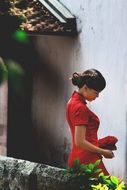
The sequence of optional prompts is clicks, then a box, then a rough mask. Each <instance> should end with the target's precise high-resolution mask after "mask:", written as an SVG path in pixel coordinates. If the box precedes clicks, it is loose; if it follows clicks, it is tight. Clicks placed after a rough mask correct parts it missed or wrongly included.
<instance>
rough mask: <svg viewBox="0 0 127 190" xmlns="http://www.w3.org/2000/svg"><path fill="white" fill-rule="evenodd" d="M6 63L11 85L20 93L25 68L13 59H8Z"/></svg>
mask: <svg viewBox="0 0 127 190" xmlns="http://www.w3.org/2000/svg"><path fill="white" fill-rule="evenodd" d="M6 65H7V70H8V81H9V84H10V87H11V88H12V89H13V91H14V92H15V93H17V94H18V93H20V91H21V88H22V84H23V76H24V70H23V68H22V67H21V66H20V65H19V64H18V63H16V62H14V61H12V60H7V61H6Z"/></svg>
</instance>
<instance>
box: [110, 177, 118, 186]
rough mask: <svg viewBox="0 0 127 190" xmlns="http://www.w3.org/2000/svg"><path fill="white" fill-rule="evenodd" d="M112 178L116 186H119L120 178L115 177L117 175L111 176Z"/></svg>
mask: <svg viewBox="0 0 127 190" xmlns="http://www.w3.org/2000/svg"><path fill="white" fill-rule="evenodd" d="M110 179H111V182H112V183H114V184H115V185H116V186H118V184H119V180H118V178H117V177H115V176H111V177H110Z"/></svg>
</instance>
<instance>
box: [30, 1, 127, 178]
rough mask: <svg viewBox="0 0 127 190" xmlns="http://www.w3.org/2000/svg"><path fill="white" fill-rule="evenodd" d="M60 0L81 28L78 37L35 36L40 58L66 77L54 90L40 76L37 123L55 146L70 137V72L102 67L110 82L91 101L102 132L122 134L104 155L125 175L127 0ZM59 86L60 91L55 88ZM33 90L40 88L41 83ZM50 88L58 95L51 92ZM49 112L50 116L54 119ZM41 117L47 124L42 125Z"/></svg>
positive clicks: (112, 167)
mask: <svg viewBox="0 0 127 190" xmlns="http://www.w3.org/2000/svg"><path fill="white" fill-rule="evenodd" d="M61 2H63V4H65V5H66V6H67V7H68V8H69V9H70V10H71V12H72V13H73V14H75V15H76V16H77V19H78V29H79V30H80V33H79V35H78V37H76V38H69V37H57V36H40V37H38V38H37V42H36V47H37V48H38V52H39V54H40V57H41V59H42V63H43V62H45V63H46V64H48V65H49V66H52V67H53V68H54V69H55V70H57V71H58V73H59V77H58V80H59V79H60V78H62V81H63V83H62V85H60V86H59V87H58V88H55V86H54V89H53V91H51V90H48V85H47V86H46V83H45V81H44V80H43V82H42V81H40V79H36V80H39V82H38V85H39V88H40V87H41V86H42V95H41V96H40V95H38V96H37V94H36V93H34V101H35V102H34V103H33V108H35V107H36V105H37V103H40V106H39V107H38V108H37V107H36V109H35V112H36V114H35V119H37V118H38V119H39V121H40V123H39V124H38V125H37V127H38V128H40V129H41V130H42V131H44V130H46V133H47V134H46V136H45V144H46V145H47V144H48V143H47V141H48V142H49V141H50V137H51V136H52V139H54V140H52V141H51V142H53V144H54V143H55V146H57V147H63V144H64V138H65V137H66V138H67V139H69V131H68V129H67V123H66V121H65V115H64V108H65V104H66V101H67V100H68V98H69V96H70V95H71V93H72V91H73V90H74V88H73V87H72V86H71V84H70V83H69V81H68V78H69V76H70V75H71V73H72V72H74V71H84V70H85V69H88V68H96V69H99V70H100V71H101V72H102V73H103V75H104V76H105V78H106V80H107V87H106V89H105V90H104V91H103V92H102V94H101V95H100V98H99V99H97V100H96V101H95V102H93V103H92V104H89V106H90V107H91V109H93V110H94V111H95V112H96V113H97V114H98V116H99V117H100V120H101V124H100V132H99V136H100V137H102V136H105V135H115V136H117V137H118V139H119V142H118V150H117V151H116V152H115V158H114V159H112V160H104V162H105V164H106V166H107V168H108V170H109V171H110V173H111V174H114V175H118V176H122V177H123V176H124V177H126V174H125V172H126V169H125V168H126V159H125V155H126V154H125V153H126V125H127V124H126V122H127V119H126V118H127V116H126V115H127V114H126V112H127V103H126V93H127V75H126V72H127V64H126V61H127V52H126V51H127V37H126V34H127V25H126V20H127V12H126V10H127V1H126V0H121V1H119V0H105V1H101V0H86V1H83V0H79V1H76V0H73V2H72V1H71V0H68V1H66V0H61ZM47 75H48V73H47ZM49 77H50V76H49ZM60 80H61V79H60ZM36 88H37V86H36ZM46 89H47V90H46ZM56 89H59V92H60V91H61V92H62V93H58V94H57V91H56ZM35 91H36V92H37V89H36V90H35ZM52 92H53V94H54V97H57V98H56V99H54V98H53V95H52ZM44 94H45V95H44ZM55 94H56V95H55ZM38 97H39V98H40V100H39V99H38ZM44 113H45V114H44ZM49 117H51V118H52V119H51V121H49ZM42 118H43V121H46V122H47V125H42ZM47 126H49V127H48V128H47ZM49 134H50V137H49ZM40 139H43V138H42V137H41V138H40ZM47 139H48V140H47ZM42 141H43V140H42ZM53 144H52V145H53ZM51 147H52V146H51ZM42 150H43V149H42ZM49 154H50V153H49Z"/></svg>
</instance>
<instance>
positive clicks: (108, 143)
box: [98, 136, 118, 150]
mask: <svg viewBox="0 0 127 190" xmlns="http://www.w3.org/2000/svg"><path fill="white" fill-rule="evenodd" d="M117 141H118V139H117V138H116V137H114V136H106V137H104V138H101V139H99V140H98V142H99V147H100V148H104V149H109V150H116V149H117V148H116V145H115V144H116V143H117Z"/></svg>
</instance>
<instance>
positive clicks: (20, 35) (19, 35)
mask: <svg viewBox="0 0 127 190" xmlns="http://www.w3.org/2000/svg"><path fill="white" fill-rule="evenodd" d="M13 38H14V39H15V40H17V41H19V42H22V43H27V42H29V40H28V36H27V34H26V32H25V31H23V30H19V29H18V30H16V31H15V32H14V34H13Z"/></svg>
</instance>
